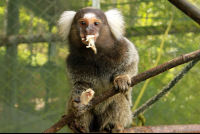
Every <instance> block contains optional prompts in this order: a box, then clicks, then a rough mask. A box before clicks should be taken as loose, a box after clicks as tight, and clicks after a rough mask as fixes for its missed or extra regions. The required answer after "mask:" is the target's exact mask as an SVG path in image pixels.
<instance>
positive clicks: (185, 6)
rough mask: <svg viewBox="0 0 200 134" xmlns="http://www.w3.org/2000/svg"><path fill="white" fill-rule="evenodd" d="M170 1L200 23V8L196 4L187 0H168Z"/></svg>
mask: <svg viewBox="0 0 200 134" xmlns="http://www.w3.org/2000/svg"><path fill="white" fill-rule="evenodd" d="M168 1H169V2H171V3H172V4H173V5H175V6H176V7H177V8H179V9H180V10H181V11H182V12H184V13H185V14H186V15H188V16H189V17H190V18H192V19H193V20H194V21H196V22H197V23H198V24H200V10H199V9H198V8H197V7H196V6H194V5H192V4H191V3H190V2H188V1H187V0H168Z"/></svg>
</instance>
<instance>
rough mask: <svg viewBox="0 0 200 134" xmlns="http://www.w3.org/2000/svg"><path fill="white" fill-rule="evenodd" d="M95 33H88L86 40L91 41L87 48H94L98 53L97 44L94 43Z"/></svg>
mask: <svg viewBox="0 0 200 134" xmlns="http://www.w3.org/2000/svg"><path fill="white" fill-rule="evenodd" d="M94 37H95V36H94V35H87V36H86V41H88V42H89V44H88V46H86V48H92V50H94V53H95V54H97V49H96V46H95V44H94Z"/></svg>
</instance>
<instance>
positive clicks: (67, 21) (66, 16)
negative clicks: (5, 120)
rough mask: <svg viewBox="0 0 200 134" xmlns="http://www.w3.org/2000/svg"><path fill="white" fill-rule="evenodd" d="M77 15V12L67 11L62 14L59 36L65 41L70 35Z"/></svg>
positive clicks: (59, 23) (59, 22) (59, 21)
mask: <svg viewBox="0 0 200 134" xmlns="http://www.w3.org/2000/svg"><path fill="white" fill-rule="evenodd" d="M75 14H76V12H74V11H65V12H63V13H62V14H61V16H60V19H59V20H58V31H59V32H58V34H59V35H60V37H61V38H62V39H63V40H65V39H66V38H67V37H68V35H69V32H70V29H71V25H72V22H73V19H74V16H75Z"/></svg>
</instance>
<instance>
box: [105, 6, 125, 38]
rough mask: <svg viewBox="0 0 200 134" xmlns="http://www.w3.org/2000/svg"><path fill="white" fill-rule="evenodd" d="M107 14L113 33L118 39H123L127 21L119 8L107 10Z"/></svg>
mask: <svg viewBox="0 0 200 134" xmlns="http://www.w3.org/2000/svg"><path fill="white" fill-rule="evenodd" d="M105 15H106V17H107V20H108V25H109V26H110V29H111V32H112V33H113V35H114V36H115V38H116V39H117V40H119V39H121V38H122V37H123V35H124V33H125V30H124V29H125V23H124V19H123V16H122V14H121V12H120V11H118V10H117V9H112V10H109V11H107V12H105Z"/></svg>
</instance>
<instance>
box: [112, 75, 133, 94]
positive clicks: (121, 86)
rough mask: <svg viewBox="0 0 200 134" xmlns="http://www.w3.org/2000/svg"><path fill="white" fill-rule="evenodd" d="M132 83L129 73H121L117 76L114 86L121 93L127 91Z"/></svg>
mask: <svg viewBox="0 0 200 134" xmlns="http://www.w3.org/2000/svg"><path fill="white" fill-rule="evenodd" d="M130 85H131V79H130V77H129V76H128V75H121V76H118V77H116V78H115V80H114V86H115V89H117V90H118V91H119V92H120V93H126V92H127V91H128V89H129V87H130Z"/></svg>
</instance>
